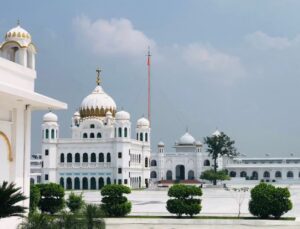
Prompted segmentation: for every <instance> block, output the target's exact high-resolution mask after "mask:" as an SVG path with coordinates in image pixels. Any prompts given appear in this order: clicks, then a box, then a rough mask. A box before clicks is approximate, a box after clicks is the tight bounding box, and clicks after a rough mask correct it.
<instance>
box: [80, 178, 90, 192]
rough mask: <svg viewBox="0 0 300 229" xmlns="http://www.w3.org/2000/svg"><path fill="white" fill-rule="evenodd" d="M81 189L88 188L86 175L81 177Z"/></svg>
mask: <svg viewBox="0 0 300 229" xmlns="http://www.w3.org/2000/svg"><path fill="white" fill-rule="evenodd" d="M82 189H85V190H86V189H89V182H88V179H87V178H86V177H84V178H82Z"/></svg>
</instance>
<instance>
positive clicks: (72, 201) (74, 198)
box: [67, 192, 84, 213]
mask: <svg viewBox="0 0 300 229" xmlns="http://www.w3.org/2000/svg"><path fill="white" fill-rule="evenodd" d="M83 204H84V201H83V199H82V193H81V194H80V195H76V194H75V193H74V192H71V193H70V195H69V197H68V200H67V206H68V208H69V209H70V211H71V212H73V213H75V212H77V211H78V210H80V209H81V208H82V206H83Z"/></svg>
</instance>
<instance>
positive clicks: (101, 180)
mask: <svg viewBox="0 0 300 229" xmlns="http://www.w3.org/2000/svg"><path fill="white" fill-rule="evenodd" d="M108 178H109V177H108ZM108 178H107V179H108ZM98 184H99V189H101V188H103V186H104V179H103V177H99V180H98Z"/></svg>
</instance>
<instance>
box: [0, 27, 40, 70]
mask: <svg viewBox="0 0 300 229" xmlns="http://www.w3.org/2000/svg"><path fill="white" fill-rule="evenodd" d="M0 54H1V56H2V57H4V58H6V59H8V60H10V61H13V62H15V63H18V64H20V65H23V66H24V67H27V68H31V69H35V54H36V48H35V46H34V44H33V43H32V40H31V35H30V34H29V33H28V32H27V31H26V30H25V29H23V28H22V27H21V26H20V24H19V22H18V25H17V26H16V27H14V28H12V29H10V30H9V31H8V32H7V33H6V35H5V41H4V42H3V43H2V44H0Z"/></svg>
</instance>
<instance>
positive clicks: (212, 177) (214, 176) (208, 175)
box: [200, 169, 230, 182]
mask: <svg viewBox="0 0 300 229" xmlns="http://www.w3.org/2000/svg"><path fill="white" fill-rule="evenodd" d="M200 179H203V180H209V181H211V182H213V181H218V180H220V181H223V180H230V177H229V176H228V175H227V173H226V171H225V170H220V171H216V172H215V170H213V169H210V170H205V171H204V172H202V174H201V176H200Z"/></svg>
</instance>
